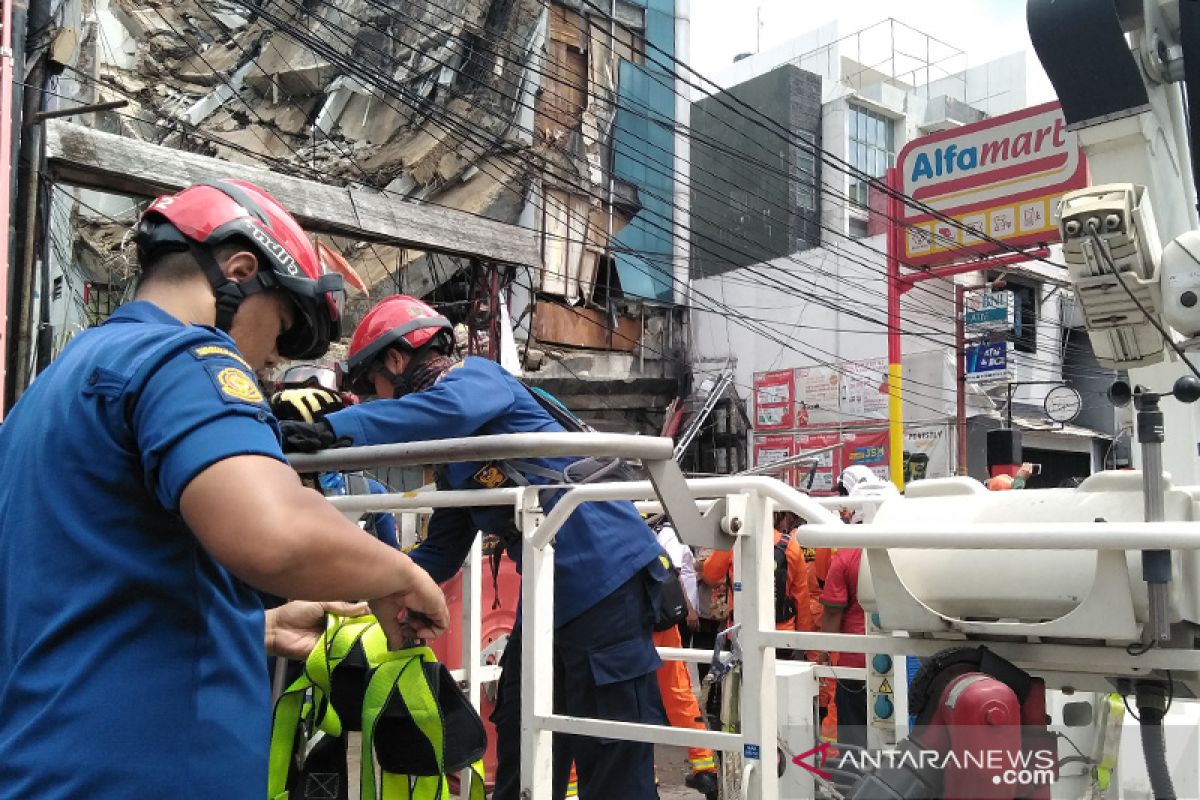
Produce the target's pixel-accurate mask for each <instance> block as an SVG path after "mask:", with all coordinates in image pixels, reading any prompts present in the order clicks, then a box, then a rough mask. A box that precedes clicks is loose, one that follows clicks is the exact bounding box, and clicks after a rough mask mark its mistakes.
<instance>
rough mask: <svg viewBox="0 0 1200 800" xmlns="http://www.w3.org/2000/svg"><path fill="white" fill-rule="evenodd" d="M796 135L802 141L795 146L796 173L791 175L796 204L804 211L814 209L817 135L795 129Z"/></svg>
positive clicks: (815, 207) (815, 205)
mask: <svg viewBox="0 0 1200 800" xmlns="http://www.w3.org/2000/svg"><path fill="white" fill-rule="evenodd" d="M796 137H797V138H798V139H800V140H801V141H802V142H804V144H800V145H797V146H796V148H795V150H796V171H797V173H798V174H796V175H793V178H794V181H795V183H794V185H795V187H796V192H795V194H796V205H797V206H799V207H800V208H801V209H802V210H804V211H816V210H817V137H816V134H814V133H812V132H811V131H796Z"/></svg>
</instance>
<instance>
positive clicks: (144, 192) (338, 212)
mask: <svg viewBox="0 0 1200 800" xmlns="http://www.w3.org/2000/svg"><path fill="white" fill-rule="evenodd" d="M46 158H47V161H48V164H49V169H50V174H51V177H52V178H53V179H54V180H56V181H61V182H63V183H70V184H74V185H77V186H85V187H88V188H93V189H98V190H101V191H109V192H115V193H118V194H128V195H134V196H141V197H154V196H155V195H159V194H163V193H166V192H175V191H178V190H180V189H182V188H184V187H185V186H190V185H191V184H193V183H196V182H197V181H203V180H213V179H214V178H243V179H245V180H248V181H252V182H253V183H256V184H258V185H259V186H261V187H262V188H263V189H265V190H267V191H268V192H270V193H271V194H272V195H274V196H275V197H276V198H277V199H278V200H279V202H281V203H282V204H283V205H284V207H285V208H287V209H288V210H289V211H291V212H292V214H294V215H295V216H296V219H298V220H299V221H300V223H301V224H302V225H304V226H305V227H306V228H308V229H309V230H311V231H313V232H314V233H330V234H336V235H338V236H347V237H350V238H355V239H360V240H366V241H372V242H382V243H385V244H392V245H397V246H399V247H408V248H412V249H414V250H426V251H430V252H435V253H446V254H449V255H459V256H468V257H473V258H479V259H482V260H485V261H498V262H503V263H509V264H522V265H525V266H529V267H536V268H539V269H540V268H541V265H542V261H541V254H540V249H539V247H538V242H537V238H536V236H535V235H534V232H533V231H531V230H529V229H527V228H522V227H518V226H516V225H507V224H505V223H502V222H495V221H494V220H489V219H485V218H483V217H478V216H475V215H473V214H467V213H465V212H462V211H455V210H453V209H447V208H440V207H437V206H431V205H423V204H418V203H413V202H409V201H405V200H402V199H399V198H396V197H392V196H390V195H388V194H387V193H385V192H381V191H378V190H375V189H367V188H363V187H358V186H351V187H348V188H343V187H340V186H332V185H329V184H325V183H319V182H317V181H309V180H303V179H301V178H293V177H291V176H289V175H283V174H281V173H278V172H272V171H270V170H266V169H260V168H255V167H248V166H244V165H242V164H234V163H231V162H229V161H222V160H221V159H217V158H210V157H208V156H202V155H197V154H195V153H186V152H183V151H182V150H176V149H174V148H170V147H162V146H161V145H156V144H151V143H149V142H142V141H138V140H137V139H131V138H129V137H126V136H117V135H115V134H111V133H104V132H101V131H96V130H92V129H91V128H86V127H84V126H82V125H76V124H72V123H70V122H64V121H63V120H49V121H47V122H46Z"/></svg>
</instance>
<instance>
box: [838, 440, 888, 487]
mask: <svg viewBox="0 0 1200 800" xmlns="http://www.w3.org/2000/svg"><path fill="white" fill-rule="evenodd" d="M854 464H862V465H864V466H867V467H870V468H871V469H872V470H873V471H874V472H875V474H876V475H878V476H879V477H880V478H883V479H884V480H890V479H891V472H890V470H889V468H888V432H887V431H847V432H846V433H844V434H843V435H842V469H845V468H846V467H849V466H852V465H854Z"/></svg>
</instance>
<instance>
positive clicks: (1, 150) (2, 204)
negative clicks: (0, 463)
mask: <svg viewBox="0 0 1200 800" xmlns="http://www.w3.org/2000/svg"><path fill="white" fill-rule="evenodd" d="M12 23H13V0H4V3H3V6H2V8H0V27H2V28H3V30H2V31H0V231H4V246H3V247H0V336H3V337H4V341H3V342H2V343H0V345H2V346H0V387H3V386H4V381H5V372H6V368H7V359H6V358H5V350H6V349H7V348H8V337H9V336H11V333H10V328H9V324H8V300H9V298H8V271H9V269H10V267H11V264H10V263H9V254H10V253H11V252H12V250H11V248H10V247H9V236H10V235H11V234H10V231H11V230H12V194H11V193H10V191H9V187H10V186H11V185H12V160H13V159H12V154H13V146H12V145H13V141H12V140H13V136H12V133H13V128H12V118H13V81H14V80H15V74H14V70H13V35H12V28H13V25H12ZM3 415H4V406H3V403H0V418H2V417H3Z"/></svg>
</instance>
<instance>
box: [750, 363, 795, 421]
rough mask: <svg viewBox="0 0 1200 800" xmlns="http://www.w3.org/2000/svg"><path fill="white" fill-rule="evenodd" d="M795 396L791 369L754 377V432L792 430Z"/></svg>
mask: <svg viewBox="0 0 1200 800" xmlns="http://www.w3.org/2000/svg"><path fill="white" fill-rule="evenodd" d="M795 395H796V392H795V387H794V384H793V382H792V371H791V370H790V369H785V370H778V371H775V372H760V373H758V374H756V375H755V376H754V430H756V431H786V430H790V429H791V427H792V405H793V403H794V400H793V398H794V397H795Z"/></svg>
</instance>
